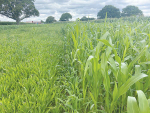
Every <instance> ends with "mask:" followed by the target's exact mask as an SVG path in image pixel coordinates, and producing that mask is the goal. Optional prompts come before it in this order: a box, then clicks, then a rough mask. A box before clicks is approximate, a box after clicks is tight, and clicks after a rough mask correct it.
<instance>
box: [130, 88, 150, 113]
mask: <svg viewBox="0 0 150 113" xmlns="http://www.w3.org/2000/svg"><path fill="white" fill-rule="evenodd" d="M137 94H138V103H139V106H138V104H137V101H136V98H135V97H130V96H129V97H128V102H127V111H128V113H150V99H148V100H147V98H146V96H145V94H144V93H143V91H141V90H138V91H137Z"/></svg>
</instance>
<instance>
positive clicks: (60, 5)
mask: <svg viewBox="0 0 150 113" xmlns="http://www.w3.org/2000/svg"><path fill="white" fill-rule="evenodd" d="M105 5H113V6H115V7H117V8H119V9H120V11H121V10H122V9H123V8H125V7H126V6H127V5H135V6H138V7H139V9H140V10H142V11H143V13H144V15H145V16H150V0H35V7H36V8H37V9H38V10H39V12H40V16H39V17H30V18H27V19H24V20H23V21H40V20H44V21H45V20H46V18H47V17H48V16H54V17H55V19H56V20H59V18H60V16H61V14H62V13H65V12H69V13H70V14H71V15H72V17H73V19H72V20H76V18H81V17H83V16H87V17H88V16H89V17H95V18H96V17H97V13H98V12H99V11H100V10H101V9H102V8H103V7H104V6H105ZM0 20H1V21H13V20H12V19H9V18H6V17H4V16H1V15H0Z"/></svg>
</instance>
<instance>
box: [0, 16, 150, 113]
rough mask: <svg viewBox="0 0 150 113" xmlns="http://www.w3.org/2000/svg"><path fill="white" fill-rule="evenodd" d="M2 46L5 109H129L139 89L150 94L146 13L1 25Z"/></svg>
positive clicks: (75, 112) (0, 87)
mask: <svg viewBox="0 0 150 113" xmlns="http://www.w3.org/2000/svg"><path fill="white" fill-rule="evenodd" d="M0 50H1V51H0V110H1V112H2V113H28V112H29V113H63V112H65V113H91V112H99V113H127V108H128V111H129V112H130V111H132V109H130V107H129V106H127V99H128V104H130V105H133V104H135V98H134V99H133V97H136V96H137V93H136V91H137V90H142V91H143V92H144V94H145V97H144V98H145V100H146V99H147V100H146V101H149V99H150V83H149V80H150V24H149V20H148V18H138V19H135V18H133V19H131V18H127V19H125V18H124V19H114V20H113V21H112V20H111V21H109V20H107V19H105V20H100V21H95V22H94V21H93V22H70V23H66V22H65V23H55V24H47V25H20V26H15V25H12V26H0ZM138 94H139V93H138ZM128 96H130V97H129V98H128ZM140 97H141V98H143V97H142V96H140ZM130 99H131V100H130ZM141 104H142V101H141V102H140V105H141ZM140 105H139V106H137V108H138V107H139V108H140V107H141V106H140ZM133 106H134V105H133ZM142 109H143V108H142Z"/></svg>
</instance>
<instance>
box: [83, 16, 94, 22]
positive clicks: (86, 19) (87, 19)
mask: <svg viewBox="0 0 150 113" xmlns="http://www.w3.org/2000/svg"><path fill="white" fill-rule="evenodd" d="M89 20H95V18H87V17H86V16H83V17H82V18H81V19H80V21H89Z"/></svg>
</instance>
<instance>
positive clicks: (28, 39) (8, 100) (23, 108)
mask: <svg viewBox="0 0 150 113" xmlns="http://www.w3.org/2000/svg"><path fill="white" fill-rule="evenodd" d="M61 26H62V25H60V24H59V25H54V24H51V25H26V26H0V27H1V29H3V30H1V31H0V34H1V38H0V50H1V51H0V81H1V83H0V84H1V85H0V102H1V103H2V104H1V105H0V108H1V112H6V113H8V112H9V113H10V112H11V113H13V112H19V113H21V112H26V113H27V112H46V111H48V110H49V109H50V107H52V105H53V103H55V102H54V99H53V98H54V96H55V93H56V91H57V87H58V86H55V81H56V80H57V77H56V76H55V74H56V65H57V64H58V63H59V57H60V55H61V54H62V51H63V48H62V47H63V45H62V44H63V42H62V37H61V36H62V35H61V33H60V31H61Z"/></svg>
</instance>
